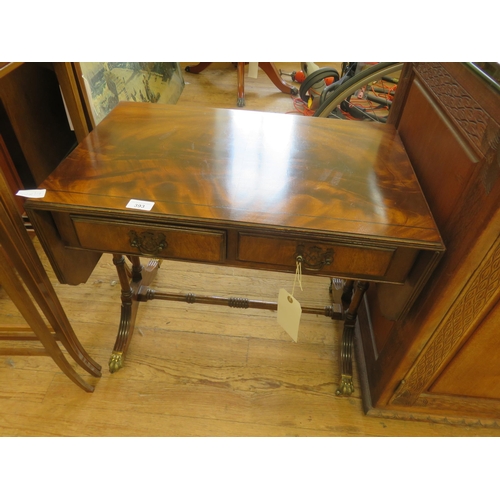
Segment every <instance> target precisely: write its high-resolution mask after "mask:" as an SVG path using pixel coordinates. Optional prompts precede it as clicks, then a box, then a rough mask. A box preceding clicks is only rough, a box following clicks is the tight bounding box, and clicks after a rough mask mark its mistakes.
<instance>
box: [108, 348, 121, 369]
mask: <svg viewBox="0 0 500 500" xmlns="http://www.w3.org/2000/svg"><path fill="white" fill-rule="evenodd" d="M122 367H123V353H121V352H115V351H113V354H111V357H110V358H109V371H110V373H115V372H117V371H118V370H119V369H120V368H122Z"/></svg>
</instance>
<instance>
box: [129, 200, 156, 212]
mask: <svg viewBox="0 0 500 500" xmlns="http://www.w3.org/2000/svg"><path fill="white" fill-rule="evenodd" d="M154 204H155V202H154V201H144V200H130V201H129V202H128V203H127V208H135V209H136V210H147V211H148V212H149V211H150V210H151V209H152V208H153V205H154Z"/></svg>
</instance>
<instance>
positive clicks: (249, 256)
mask: <svg viewBox="0 0 500 500" xmlns="http://www.w3.org/2000/svg"><path fill="white" fill-rule="evenodd" d="M394 253H395V249H390V248H389V249H379V248H363V247H357V246H348V245H340V244H336V243H332V244H329V243H324V242H312V241H307V240H305V241H303V240H299V239H281V238H272V237H263V236H257V235H252V234H242V233H240V235H239V242H238V259H239V260H242V261H246V262H255V263H261V264H268V265H274V266H281V267H288V268H290V269H292V270H293V269H295V267H296V258H297V256H299V255H300V256H301V257H302V269H303V271H307V272H311V273H317V274H322V275H327V276H335V275H336V274H339V275H356V276H359V277H373V278H384V277H385V276H386V273H387V271H388V268H389V264H390V262H391V260H392V258H393V256H394Z"/></svg>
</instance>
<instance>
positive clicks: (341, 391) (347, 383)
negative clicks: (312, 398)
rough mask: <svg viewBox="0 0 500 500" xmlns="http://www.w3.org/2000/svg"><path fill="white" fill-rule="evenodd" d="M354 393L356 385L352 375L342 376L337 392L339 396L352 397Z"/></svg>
mask: <svg viewBox="0 0 500 500" xmlns="http://www.w3.org/2000/svg"><path fill="white" fill-rule="evenodd" d="M353 392H354V384H353V383H352V377H351V376H350V375H342V379H341V381H340V387H339V388H338V389H337V390H336V391H335V394H336V395H337V396H350V395H351V394H352V393H353Z"/></svg>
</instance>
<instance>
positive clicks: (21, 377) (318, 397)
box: [0, 63, 500, 436]
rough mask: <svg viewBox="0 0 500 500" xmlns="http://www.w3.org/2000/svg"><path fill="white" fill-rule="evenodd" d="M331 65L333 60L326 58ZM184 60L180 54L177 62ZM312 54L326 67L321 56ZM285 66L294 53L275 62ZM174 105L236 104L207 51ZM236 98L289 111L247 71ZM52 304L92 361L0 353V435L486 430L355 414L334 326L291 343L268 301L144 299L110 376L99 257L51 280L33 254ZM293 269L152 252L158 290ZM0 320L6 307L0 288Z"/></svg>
mask: <svg viewBox="0 0 500 500" xmlns="http://www.w3.org/2000/svg"><path fill="white" fill-rule="evenodd" d="M331 64H337V63H331ZM185 65H186V63H181V66H182V67H183V68H184V66H185ZM322 65H326V63H325V64H322ZM278 67H280V68H283V69H285V70H292V69H299V63H286V64H285V63H278ZM184 76H185V80H186V87H185V89H184V92H183V94H182V96H181V99H180V103H181V104H185V105H189V106H192V107H193V113H196V112H197V109H199V108H202V107H204V106H212V107H225V108H236V70H234V68H233V66H232V65H231V64H222V63H219V64H217V65H214V67H213V68H209V69H207V70H205V71H204V72H203V73H202V74H200V75H193V74H186V73H185V74H184ZM244 109H245V110H265V111H272V112H279V113H287V112H293V111H294V107H293V102H292V99H291V98H290V96H288V95H285V94H281V93H280V92H279V91H277V89H275V87H274V86H273V84H272V83H271V82H270V80H269V79H268V78H267V76H266V75H265V74H264V73H263V72H262V71H260V73H259V76H258V78H257V79H256V80H252V79H250V78H247V79H246V106H245V108H244ZM34 241H35V245H36V247H37V249H39V250H40V254H41V255H42V258H43V259H44V265H45V267H46V269H47V272H48V274H49V276H50V278H51V280H52V282H53V284H54V287H55V289H56V291H57V292H58V295H59V297H60V300H61V302H62V304H63V306H64V308H65V310H66V313H67V315H68V317H69V319H70V321H71V323H72V325H73V328H74V330H75V332H76V333H77V335H78V336H79V338H80V340H81V341H82V344H83V345H84V346H85V347H86V349H87V350H88V351H89V353H90V354H91V355H92V356H93V357H94V359H96V360H97V361H98V362H99V363H100V364H101V365H102V366H103V376H102V378H101V379H99V380H96V379H93V378H92V377H90V376H87V375H84V374H83V373H82V370H80V369H78V371H79V373H82V375H83V376H84V378H85V379H86V380H88V381H90V382H91V383H93V384H95V387H96V389H95V392H94V393H93V394H87V393H85V392H83V391H82V390H80V389H79V388H77V387H76V386H75V385H74V384H73V383H72V382H71V381H70V380H69V379H67V378H66V377H65V376H64V375H63V374H62V373H61V372H60V371H59V369H58V368H57V367H56V365H55V364H54V362H53V361H52V360H51V359H48V358H43V357H16V356H11V357H7V356H3V357H0V380H1V382H2V383H1V385H0V435H2V436H493V435H500V431H497V430H494V429H484V428H473V427H461V426H455V425H444V424H436V423H431V422H405V421H398V420H389V419H380V418H373V417H367V416H365V415H364V414H363V411H362V405H361V394H360V386H359V380H358V377H357V373H355V379H354V383H355V393H354V395H353V396H352V397H350V398H339V397H336V396H335V394H334V393H335V389H336V387H337V382H338V379H339V369H338V357H339V339H340V334H341V324H340V323H339V322H334V321H331V320H329V319H328V318H325V317H319V316H314V315H304V316H303V318H302V322H301V328H300V334H299V341H298V343H294V342H293V341H292V340H291V339H290V337H289V336H288V335H287V334H286V333H285V332H284V331H283V330H282V329H281V327H280V326H279V325H278V324H277V321H276V313H274V312H269V311H256V310H250V311H243V312H242V311H241V310H234V309H230V308H223V307H214V306H204V305H188V304H183V303H176V302H162V301H152V302H148V303H146V304H141V306H140V308H139V314H138V320H137V325H136V332H135V334H134V338H133V339H132V343H131V346H130V350H129V355H128V358H127V360H126V365H125V367H124V368H123V369H122V370H120V371H119V372H118V373H115V374H113V375H111V374H110V373H109V372H108V371H107V363H108V358H109V355H110V352H111V349H112V347H113V344H114V340H115V336H116V332H117V328H118V322H119V309H120V303H119V296H120V291H119V284H118V283H117V277H116V275H115V270H114V267H113V265H112V262H111V257H110V256H103V257H102V259H101V261H100V263H99V265H98V266H97V267H96V269H95V271H94V273H93V275H92V276H91V278H90V279H89V281H88V282H87V283H86V284H85V285H80V286H78V287H70V286H66V285H60V284H59V283H58V282H57V280H56V279H55V277H54V274H53V272H52V270H51V268H50V266H49V264H48V263H47V260H46V259H45V258H44V257H43V252H42V251H41V249H40V246H39V243H38V241H37V240H36V239H35V240H34ZM292 283H293V275H289V274H278V273H269V272H266V273H263V272H257V271H251V270H239V269H230V268H224V267H217V266H209V265H201V264H200V265H198V264H186V263H180V262H163V264H162V267H161V269H160V271H159V274H158V277H157V279H156V281H155V283H154V286H155V287H156V288H157V289H159V290H165V291H182V292H190V291H191V292H195V293H207V294H217V295H232V296H243V297H248V298H255V299H262V300H276V299H277V295H278V290H279V288H281V287H283V288H287V289H289V290H290V289H291V287H292ZM303 288H304V291H303V292H301V291H300V290H299V291H297V288H296V293H295V295H296V297H297V298H298V299H299V300H300V301H301V302H302V303H303V304H321V305H327V304H328V303H329V301H330V297H329V293H328V280H327V279H325V278H316V277H308V276H306V277H304V278H303ZM0 323H8V324H18V323H20V316H19V314H18V312H17V311H16V310H15V309H14V307H13V306H12V304H11V303H10V301H9V300H8V298H7V297H6V295H5V292H3V291H2V290H0Z"/></svg>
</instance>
